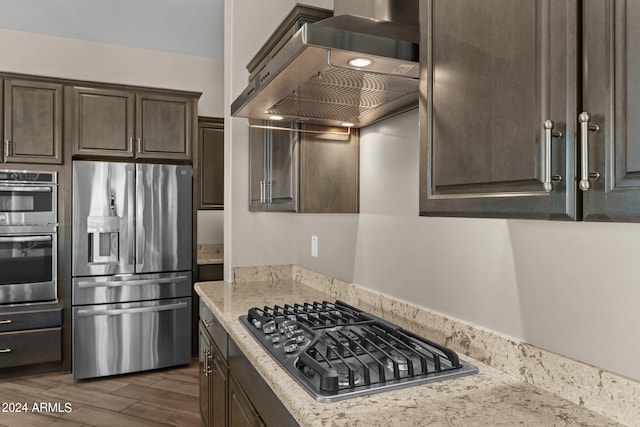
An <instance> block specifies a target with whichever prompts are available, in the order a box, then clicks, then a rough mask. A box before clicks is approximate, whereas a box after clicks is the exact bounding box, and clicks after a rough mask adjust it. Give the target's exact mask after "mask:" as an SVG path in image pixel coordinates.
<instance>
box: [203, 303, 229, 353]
mask: <svg viewBox="0 0 640 427" xmlns="http://www.w3.org/2000/svg"><path fill="white" fill-rule="evenodd" d="M200 319H201V320H202V323H203V324H204V327H205V328H206V330H207V332H209V335H211V338H213V342H214V343H215V345H216V347H218V350H220V353H221V354H222V357H223V358H224V359H225V360H227V331H225V330H224V328H223V327H222V325H221V324H220V322H218V319H216V318H215V317H214V315H213V313H212V312H211V310H209V307H207V306H206V304H205V303H204V302H203V301H202V300H200Z"/></svg>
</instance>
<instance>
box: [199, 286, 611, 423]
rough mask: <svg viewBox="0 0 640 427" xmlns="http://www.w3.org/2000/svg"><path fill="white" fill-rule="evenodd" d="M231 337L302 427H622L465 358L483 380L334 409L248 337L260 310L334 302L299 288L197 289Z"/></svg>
mask: <svg viewBox="0 0 640 427" xmlns="http://www.w3.org/2000/svg"><path fill="white" fill-rule="evenodd" d="M195 289H196V291H197V293H198V295H200V297H201V299H202V300H203V301H204V303H205V304H206V305H207V306H208V307H209V308H210V309H211V311H212V312H213V314H214V315H215V316H216V318H217V319H218V320H219V321H220V323H221V324H222V325H223V327H224V328H225V329H226V331H227V332H228V333H229V336H230V337H231V338H232V339H233V340H234V341H235V342H236V344H237V345H238V347H239V348H240V349H241V350H242V351H243V352H244V353H245V355H246V356H247V357H248V359H249V360H250V361H251V363H252V364H253V365H254V366H255V368H256V369H257V370H258V372H259V373H260V374H261V375H262V377H263V378H264V379H265V381H266V382H267V384H268V385H269V386H270V387H271V389H272V390H273V391H274V392H275V393H276V395H277V396H278V397H279V399H280V400H281V401H282V403H283V404H284V405H285V406H286V407H287V409H288V410H289V412H290V413H291V414H292V415H293V417H294V418H295V419H296V420H297V421H298V422H299V423H300V425H301V426H304V427H306V426H336V427H338V426H349V427H351V426H367V427H369V426H465V427H470V426H515V425H526V426H556V425H558V426H619V425H621V424H618V423H617V422H615V421H612V420H610V419H608V418H605V417H604V416H602V415H599V414H596V413H594V412H591V411H589V410H587V409H585V408H583V407H581V406H578V405H576V404H573V403H571V402H569V401H567V400H564V399H562V398H560V397H557V396H555V395H554V394H551V393H549V392H546V391H544V390H542V389H539V388H537V387H535V386H533V385H531V384H529V383H526V382H524V381H522V380H520V379H517V378H515V377H512V376H510V375H508V374H505V373H503V372H501V371H499V370H497V369H495V368H492V367H490V366H487V365H485V364H483V363H481V362H479V361H477V360H474V359H472V358H469V357H467V356H465V355H463V354H460V357H461V358H462V359H464V360H467V361H468V362H470V363H473V364H474V365H476V366H478V368H479V370H480V373H479V374H477V375H471V376H466V377H460V378H455V379H452V380H444V381H440V382H435V383H431V384H425V385H418V386H412V387H408V388H404V389H400V390H393V391H386V392H383V393H378V394H373V395H370V396H365V397H358V398H352V399H348V400H343V401H339V402H333V403H320V402H317V401H315V400H314V399H313V398H312V397H310V396H309V395H308V394H307V393H306V392H305V391H304V390H303V389H302V388H301V387H300V386H299V385H298V384H297V383H296V382H295V381H294V380H293V379H292V378H291V377H290V376H289V375H288V374H287V373H286V372H285V371H283V370H282V368H280V367H279V365H278V364H277V363H276V362H275V361H274V360H273V359H272V358H271V356H270V355H269V354H267V353H266V352H265V351H264V350H263V349H262V347H261V346H260V344H258V342H257V341H256V340H254V338H253V337H252V336H251V335H250V334H249V332H247V331H246V330H245V328H244V327H243V326H242V324H241V323H240V321H239V320H238V317H239V316H241V315H244V314H246V313H247V311H248V309H249V308H251V307H254V306H257V307H261V306H264V305H269V306H270V305H275V304H284V303H296V302H300V303H301V302H308V301H309V302H310V301H319V300H323V299H326V300H329V301H332V300H333V299H334V298H331V297H330V296H329V295H327V294H325V293H323V292H320V291H318V290H315V289H313V288H311V287H308V286H306V285H303V284H301V283H298V282H294V281H292V280H284V281H271V282H247V283H234V284H231V283H226V282H201V283H198V284H196V287H195Z"/></svg>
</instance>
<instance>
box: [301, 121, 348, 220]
mask: <svg viewBox="0 0 640 427" xmlns="http://www.w3.org/2000/svg"><path fill="white" fill-rule="evenodd" d="M302 129H303V130H312V131H325V132H326V133H301V138H302V144H301V146H300V184H299V185H300V212H305V213H310V212H313V213H357V212H358V207H359V198H358V196H359V188H360V185H359V156H360V150H359V131H358V129H352V130H351V131H350V132H349V134H348V135H339V134H338V133H340V132H344V130H343V129H339V128H338V129H334V128H326V127H320V126H312V125H303V126H302Z"/></svg>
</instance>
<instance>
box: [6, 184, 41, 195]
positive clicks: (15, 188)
mask: <svg viewBox="0 0 640 427" xmlns="http://www.w3.org/2000/svg"><path fill="white" fill-rule="evenodd" d="M0 191H15V192H20V193H51V192H52V191H53V189H52V188H51V187H31V186H28V185H25V186H21V185H0Z"/></svg>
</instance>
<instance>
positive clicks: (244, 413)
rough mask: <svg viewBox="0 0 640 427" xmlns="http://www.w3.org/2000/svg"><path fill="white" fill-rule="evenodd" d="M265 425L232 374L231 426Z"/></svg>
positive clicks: (230, 382) (257, 426) (252, 426)
mask: <svg viewBox="0 0 640 427" xmlns="http://www.w3.org/2000/svg"><path fill="white" fill-rule="evenodd" d="M264 425H265V424H264V423H263V422H262V420H261V419H260V416H259V415H258V413H257V412H256V410H255V408H254V407H253V405H252V404H251V401H250V400H249V398H248V397H247V395H246V394H244V392H243V391H242V387H240V384H238V381H237V380H236V379H235V378H234V377H233V376H231V378H230V381H229V426H231V427H259V426H264Z"/></svg>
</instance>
